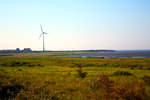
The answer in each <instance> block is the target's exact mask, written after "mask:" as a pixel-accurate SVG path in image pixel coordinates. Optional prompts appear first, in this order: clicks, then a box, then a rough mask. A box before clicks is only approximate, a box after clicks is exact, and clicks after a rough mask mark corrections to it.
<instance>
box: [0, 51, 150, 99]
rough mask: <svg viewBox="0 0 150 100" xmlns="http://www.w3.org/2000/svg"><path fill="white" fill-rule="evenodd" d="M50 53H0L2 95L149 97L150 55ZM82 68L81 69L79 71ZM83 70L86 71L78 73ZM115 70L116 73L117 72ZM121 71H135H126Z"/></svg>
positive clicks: (94, 97) (22, 97) (17, 97)
mask: <svg viewBox="0 0 150 100" xmlns="http://www.w3.org/2000/svg"><path fill="white" fill-rule="evenodd" d="M64 54H65V53H64ZM50 55H54V54H51V53H45V54H13V55H12V54H11V56H0V99H2V100H5V99H10V100H12V99H14V100H116V99H117V100H149V99H150V84H149V83H150V78H149V77H150V70H149V69H150V58H109V59H101V58H72V57H55V56H50ZM55 55H58V54H57V53H56V54H55ZM79 70H82V71H80V73H79V72H78V71H79ZM84 72H86V73H87V74H86V75H85V76H84V77H79V74H82V73H84ZM116 72H117V75H116V74H115V75H114V73H116ZM122 72H123V74H124V72H127V73H131V74H132V75H123V74H122ZM118 73H119V74H118Z"/></svg>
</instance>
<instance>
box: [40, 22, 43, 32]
mask: <svg viewBox="0 0 150 100" xmlns="http://www.w3.org/2000/svg"><path fill="white" fill-rule="evenodd" d="M40 26H41V31H42V33H43V28H42V25H41V24H40Z"/></svg>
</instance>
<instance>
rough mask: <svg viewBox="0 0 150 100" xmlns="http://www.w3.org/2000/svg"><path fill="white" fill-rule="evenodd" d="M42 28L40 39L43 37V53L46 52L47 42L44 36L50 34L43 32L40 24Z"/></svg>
mask: <svg viewBox="0 0 150 100" xmlns="http://www.w3.org/2000/svg"><path fill="white" fill-rule="evenodd" d="M40 26H41V32H42V33H41V35H40V38H41V36H43V52H44V51H45V40H44V35H45V34H48V33H46V32H44V31H43V29H42V25H41V24H40Z"/></svg>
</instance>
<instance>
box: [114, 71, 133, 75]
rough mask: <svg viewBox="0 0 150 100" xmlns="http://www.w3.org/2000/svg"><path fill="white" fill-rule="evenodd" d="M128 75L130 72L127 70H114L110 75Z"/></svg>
mask: <svg viewBox="0 0 150 100" xmlns="http://www.w3.org/2000/svg"><path fill="white" fill-rule="evenodd" d="M130 75H132V74H131V73H130V72H128V71H116V72H114V73H113V74H112V76H130Z"/></svg>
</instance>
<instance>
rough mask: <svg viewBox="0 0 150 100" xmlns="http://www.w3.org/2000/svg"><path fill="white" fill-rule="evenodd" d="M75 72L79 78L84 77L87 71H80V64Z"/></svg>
mask: <svg viewBox="0 0 150 100" xmlns="http://www.w3.org/2000/svg"><path fill="white" fill-rule="evenodd" d="M77 72H78V75H79V77H81V78H85V77H86V76H87V74H88V73H87V72H83V71H82V66H81V65H80V66H78V70H77Z"/></svg>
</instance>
